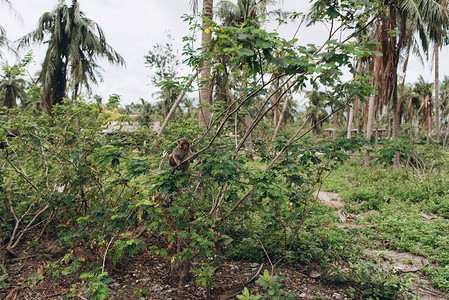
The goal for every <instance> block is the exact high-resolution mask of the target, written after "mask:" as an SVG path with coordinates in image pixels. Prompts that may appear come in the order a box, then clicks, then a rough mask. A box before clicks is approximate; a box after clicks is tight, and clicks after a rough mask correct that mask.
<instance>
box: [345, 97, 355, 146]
mask: <svg viewBox="0 0 449 300" xmlns="http://www.w3.org/2000/svg"><path fill="white" fill-rule="evenodd" d="M353 120H354V104H352V105H351V107H350V108H349V112H348V127H347V128H348V131H347V132H346V138H347V139H350V138H351V137H352V121H353Z"/></svg>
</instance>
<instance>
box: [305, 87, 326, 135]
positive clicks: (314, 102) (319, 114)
mask: <svg viewBox="0 0 449 300" xmlns="http://www.w3.org/2000/svg"><path fill="white" fill-rule="evenodd" d="M306 97H307V98H308V99H309V102H308V103H307V106H306V117H308V118H309V119H310V127H311V128H313V133H314V134H315V135H316V134H318V129H319V128H320V127H321V126H322V125H323V122H322V120H323V119H324V118H326V117H327V116H328V113H327V111H326V109H325V104H324V102H325V97H326V94H325V93H323V92H318V91H311V92H307V93H306Z"/></svg>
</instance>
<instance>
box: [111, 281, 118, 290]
mask: <svg viewBox="0 0 449 300" xmlns="http://www.w3.org/2000/svg"><path fill="white" fill-rule="evenodd" d="M109 287H110V288H111V289H113V290H114V291H116V290H118V289H119V288H120V283H118V282H114V283H111V284H110V285H109Z"/></svg>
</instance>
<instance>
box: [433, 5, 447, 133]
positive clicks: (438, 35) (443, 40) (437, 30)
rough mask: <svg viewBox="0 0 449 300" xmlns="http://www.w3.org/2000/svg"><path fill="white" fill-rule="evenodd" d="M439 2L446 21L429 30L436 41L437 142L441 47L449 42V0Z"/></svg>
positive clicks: (436, 131)
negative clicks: (448, 33) (448, 6)
mask: <svg viewBox="0 0 449 300" xmlns="http://www.w3.org/2000/svg"><path fill="white" fill-rule="evenodd" d="M438 4H439V5H440V10H439V11H438V13H439V14H440V15H442V17H443V18H445V20H446V21H445V22H443V23H432V22H431V23H429V26H428V32H429V37H430V39H431V40H432V41H433V42H434V59H435V81H434V85H435V139H436V140H437V142H439V141H440V132H441V126H440V95H439V93H440V87H439V82H440V79H439V48H440V47H441V46H442V45H443V44H447V43H448V35H447V31H448V29H449V27H448V26H449V25H448V23H449V16H448V10H447V5H448V1H447V0H439V1H438Z"/></svg>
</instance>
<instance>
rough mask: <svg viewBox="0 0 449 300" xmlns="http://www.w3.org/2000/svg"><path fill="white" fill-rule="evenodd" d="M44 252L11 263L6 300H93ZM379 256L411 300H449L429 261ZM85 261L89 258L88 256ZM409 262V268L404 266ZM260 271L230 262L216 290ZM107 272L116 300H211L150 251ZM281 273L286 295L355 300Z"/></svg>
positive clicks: (58, 254) (312, 277)
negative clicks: (181, 287)
mask: <svg viewBox="0 0 449 300" xmlns="http://www.w3.org/2000/svg"><path fill="white" fill-rule="evenodd" d="M319 198H320V200H321V201H322V202H323V203H325V204H327V205H329V206H331V207H333V209H334V210H335V212H336V213H337V215H339V216H340V218H341V224H342V226H351V218H350V216H347V215H344V214H343V213H342V212H341V211H340V209H341V208H342V207H343V206H344V204H343V203H342V202H341V201H340V200H339V198H338V195H337V194H332V193H325V192H320V194H319ZM39 249H40V250H39V251H40V252H37V253H34V252H30V251H27V250H26V249H25V248H23V249H19V251H18V254H19V255H18V257H17V258H14V259H8V260H7V261H6V262H5V266H6V269H7V272H8V275H9V280H7V281H3V286H1V285H0V298H1V299H33V300H34V299H67V298H68V297H69V296H70V297H72V299H87V298H88V296H86V295H87V294H86V293H85V292H84V291H83V289H82V280H81V279H79V278H78V277H75V278H74V277H73V276H72V277H71V276H51V275H49V274H51V265H52V263H53V262H55V261H58V260H60V259H61V258H62V257H63V256H64V255H65V254H67V253H66V252H64V250H63V249H58V248H57V247H55V244H54V243H52V241H47V242H43V243H42V245H41V247H39ZM74 251H75V252H76V251H77V250H76V249H75V250H74ZM78 251H80V250H78ZM379 251H380V250H379ZM379 251H374V250H367V254H368V255H372V256H373V257H382V258H383V263H384V264H385V266H386V267H388V268H390V269H396V270H399V271H402V272H412V273H414V274H416V276H417V280H416V281H415V282H414V286H413V290H412V291H411V293H410V294H409V296H411V297H415V299H421V300H439V299H448V297H447V294H445V293H443V292H441V291H438V290H436V289H434V288H432V287H431V286H430V283H429V280H428V279H427V278H425V277H424V276H423V275H422V274H420V272H419V269H420V267H422V266H423V265H426V264H428V263H429V262H428V261H427V260H426V259H425V258H423V257H418V256H413V255H411V254H408V253H397V252H394V251H391V250H383V251H381V252H379ZM82 255H83V257H88V255H86V253H83V254H82ZM404 261H407V263H406V264H405V263H403V262H404ZM259 267H260V265H259V264H258V263H251V262H243V261H241V262H226V263H224V264H223V265H222V266H221V267H220V268H218V270H217V271H216V272H215V274H214V276H213V278H214V282H213V287H214V288H215V291H216V292H217V294H219V293H221V292H220V291H222V290H227V289H228V288H230V287H235V286H237V285H240V284H242V283H245V282H247V281H248V280H249V279H250V278H251V277H253V276H254V274H255V273H257V271H258V270H259ZM263 269H268V270H269V271H270V270H271V267H270V266H269V265H265V266H264V267H263V268H262V270H263ZM106 270H108V272H109V274H108V277H110V278H113V281H111V282H109V283H108V290H109V294H110V295H111V297H110V299H139V300H140V299H155V300H159V299H161V300H162V299H164V300H168V299H206V291H205V290H204V288H202V286H201V285H200V284H197V283H194V282H190V283H189V284H188V285H187V286H186V287H185V294H184V295H183V296H181V297H178V296H177V286H176V282H172V281H171V278H172V276H170V262H169V261H168V260H167V259H164V258H163V257H150V256H149V255H148V252H146V251H143V252H142V254H141V255H136V256H135V257H134V258H133V259H130V260H128V261H123V262H122V263H119V264H117V265H115V266H114V265H112V263H111V262H108V263H107V264H106ZM262 272H263V271H262ZM275 273H276V274H278V275H284V276H285V288H284V290H285V291H291V292H293V293H294V294H295V295H296V298H297V299H337V300H338V299H352V298H349V297H348V296H347V295H348V291H349V287H348V286H346V285H344V284H342V285H336V284H330V283H327V282H325V281H323V280H321V278H320V277H321V274H319V273H318V272H316V271H312V272H307V271H305V270H304V269H301V268H300V267H298V268H293V267H285V266H284V267H279V268H276V271H275ZM75 279H76V280H75ZM1 283H2V282H1V281H0V284H1ZM247 287H248V289H249V290H250V291H251V292H258V291H259V289H260V286H259V285H257V284H255V283H252V284H249V285H248V286H247ZM211 293H212V294H213V293H214V291H212V292H211ZM215 299H227V298H226V297H215ZM231 299H236V298H235V297H234V298H231Z"/></svg>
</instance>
